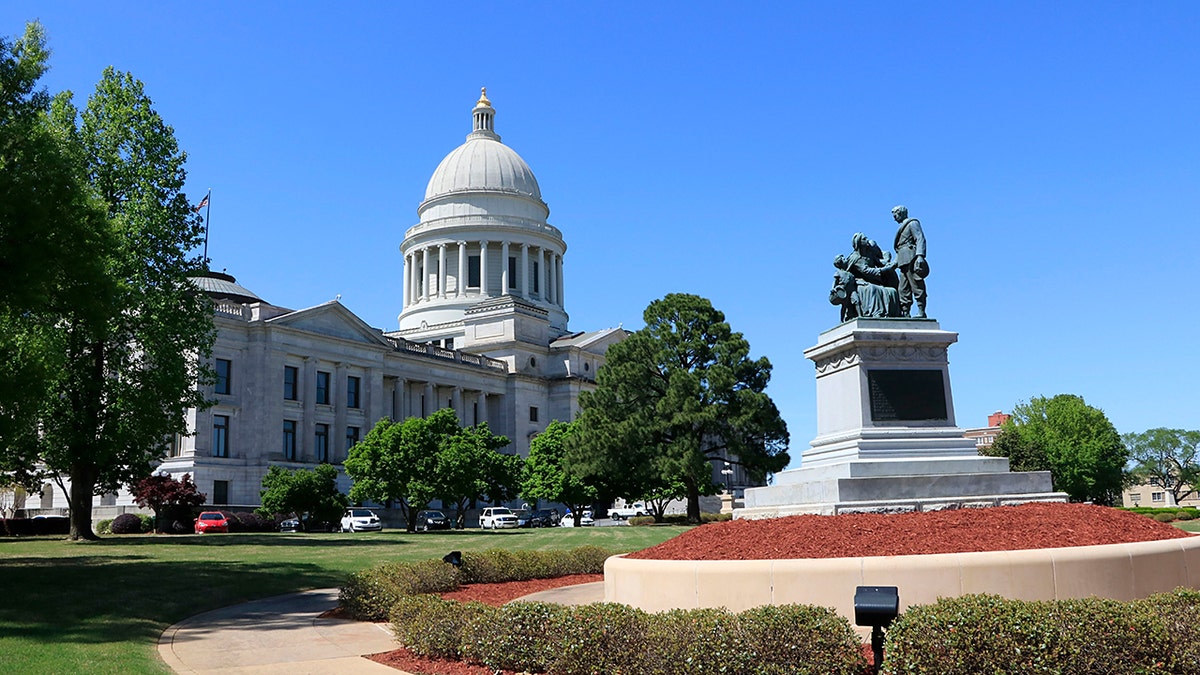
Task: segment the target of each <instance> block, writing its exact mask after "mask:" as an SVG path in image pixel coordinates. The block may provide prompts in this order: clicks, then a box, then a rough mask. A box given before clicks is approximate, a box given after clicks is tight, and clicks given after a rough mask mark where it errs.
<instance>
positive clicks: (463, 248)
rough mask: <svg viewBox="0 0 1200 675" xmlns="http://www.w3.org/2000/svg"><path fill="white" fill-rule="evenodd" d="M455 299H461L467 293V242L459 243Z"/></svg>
mask: <svg viewBox="0 0 1200 675" xmlns="http://www.w3.org/2000/svg"><path fill="white" fill-rule="evenodd" d="M454 286H455V288H454V295H455V297H459V298H461V297H462V296H463V295H465V294H466V292H467V242H465V241H460V242H458V283H456V284H454Z"/></svg>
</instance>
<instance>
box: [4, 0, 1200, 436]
mask: <svg viewBox="0 0 1200 675" xmlns="http://www.w3.org/2000/svg"><path fill="white" fill-rule="evenodd" d="M0 18H2V19H3V21H2V22H0V28H2V30H3V31H4V33H5V34H7V35H10V36H12V35H17V34H19V33H20V32H21V31H22V30H23V26H24V23H25V22H26V21H27V20H31V19H35V18H37V19H40V20H41V21H42V22H43V23H44V24H45V26H46V29H47V31H48V34H49V38H50V43H51V47H52V49H53V56H52V58H51V64H52V67H53V69H52V70H51V72H50V73H49V75H48V76H47V78H46V79H45V84H46V85H47V86H48V87H49V88H50V89H51V90H52V91H57V90H61V89H71V90H73V91H75V92H76V95H77V97H78V98H81V99H83V98H86V97H87V95H88V94H90V92H91V91H92V89H93V87H94V85H95V82H96V81H97V79H98V78H99V76H100V73H101V70H102V69H103V68H104V67H105V66H107V65H110V64H111V65H114V66H116V67H117V68H118V69H122V70H127V71H130V72H132V73H133V74H134V75H135V76H136V77H137V78H139V79H141V80H142V81H143V82H145V84H146V91H147V92H148V94H149V95H150V96H151V97H152V98H153V99H154V101H155V103H156V106H157V109H158V110H159V111H160V112H161V114H162V115H163V116H164V117H165V119H166V120H167V121H168V122H169V123H170V124H171V125H173V126H174V128H175V132H176V135H177V137H178V138H179V141H180V143H181V145H182V146H183V147H184V149H186V150H187V152H188V154H189V161H188V171H189V180H188V192H189V195H190V196H191V197H192V200H193V202H197V201H199V200H200V198H201V197H202V196H203V195H204V193H205V191H206V190H207V189H208V188H210V187H211V188H212V212H211V213H212V215H211V228H212V229H211V242H210V249H209V254H210V257H211V258H212V259H213V265H214V267H215V268H217V269H221V268H227V269H228V271H229V272H230V273H232V274H234V275H235V276H237V278H238V280H239V281H240V282H242V283H243V284H245V285H246V286H248V287H249V288H251V289H252V290H254V291H255V292H257V293H258V294H259V295H261V296H262V297H264V298H265V299H267V300H269V301H270V302H273V303H276V304H280V305H284V306H287V307H292V308H302V307H307V306H311V305H315V304H318V303H321V302H324V301H326V300H330V299H332V298H333V297H334V296H335V295H337V294H341V296H342V302H343V303H344V304H345V305H346V306H347V307H349V308H350V309H351V310H352V311H354V312H355V313H357V314H358V315H359V316H361V317H362V318H363V319H364V320H366V321H367V322H368V323H370V324H372V325H374V326H378V327H380V328H384V329H394V328H395V327H396V325H397V323H396V317H397V315H398V314H399V312H400V308H401V304H400V289H401V258H400V254H399V245H400V241H401V239H402V238H403V235H404V231H405V229H406V228H408V227H410V226H412V225H413V224H415V223H416V222H417V216H416V207H417V205H418V203H419V202H420V201H421V199H422V197H423V195H424V190H425V184H426V182H427V181H428V179H429V176H430V174H431V173H432V172H433V169H434V168H435V167H436V166H437V164H438V162H439V161H440V160H441V158H442V157H443V156H444V155H446V154H447V153H448V152H450V151H451V150H452V149H454V148H455V147H457V146H458V145H459V144H460V143H462V141H463V139H464V137H465V135H466V134H467V133H468V132H469V131H470V124H471V119H470V110H471V107H472V105H473V104H474V102H475V100H476V99H477V98H478V94H479V87H480V86H487V87H488V96H489V98H490V99H491V100H492V102H493V104H494V105H495V107H496V110H497V115H496V130H497V132H499V133H500V134H501V136H502V137H503V140H504V142H505V143H506V144H508V145H510V146H511V147H512V148H514V149H515V150H516V151H517V152H519V153H520V154H521V155H522V156H523V157H524V158H525V160H526V161H527V162H528V163H529V164H530V166H531V167H532V168H533V170H534V172H535V173H536V175H537V177H538V180H539V182H540V183H541V187H542V193H543V196H544V198H545V200H546V202H547V203H548V204H549V205H550V209H551V213H550V222H551V223H552V224H554V225H556V226H558V227H559V228H560V229H561V230H562V232H563V234H564V237H565V238H566V241H567V244H568V247H569V248H568V252H567V255H566V258H565V271H564V274H565V278H566V285H565V297H566V302H567V310H568V312H569V313H570V315H571V327H572V328H574V329H576V330H592V329H598V328H604V327H609V326H616V325H617V324H619V323H624V325H625V326H626V327H627V328H638V327H640V326H641V313H642V310H643V309H644V308H645V307H646V305H647V304H648V303H649V302H650V301H652V300H654V299H655V298H659V297H662V296H663V295H665V294H666V293H670V292H688V293H695V294H698V295H701V296H704V297H707V298H709V299H711V300H712V302H713V304H714V305H715V306H716V307H717V308H718V309H721V310H722V311H724V312H725V314H726V316H727V317H728V319H729V321H730V323H731V324H732V325H733V327H734V329H735V330H739V331H741V332H743V333H744V334H745V335H746V337H747V338H748V339H749V341H750V344H751V347H752V349H753V353H754V354H755V355H756V356H758V355H765V356H767V357H769V358H770V360H771V362H772V363H773V364H774V375H773V378H772V381H771V386H770V390H769V391H770V393H771V395H772V396H773V397H774V399H775V401H776V403H777V404H778V405H779V407H780V409H781V410H782V412H783V414H784V417H785V418H786V419H787V422H788V425H789V428H790V430H791V433H792V454H793V456H794V457H798V456H799V454H800V452H801V451H802V450H803V449H804V448H806V447H807V446H808V442H809V441H810V440H811V439H812V437H813V436H814V434H815V430H816V428H815V420H814V415H815V401H814V396H815V385H814V378H813V367H812V364H811V363H810V362H808V361H807V360H806V359H804V357H803V354H802V351H803V349H804V348H806V347H809V346H811V345H812V344H814V343H815V341H816V337H817V334H818V333H820V332H821V331H823V330H825V329H828V328H830V327H832V326H833V325H835V324H836V323H837V310H836V308H834V307H832V306H830V305H829V304H828V303H827V300H826V294H827V291H828V288H829V284H830V280H831V274H832V267H831V265H830V261H831V260H832V258H833V256H834V255H835V254H837V253H842V252H847V251H848V250H849V246H850V237H851V235H852V234H853V233H854V232H856V231H863V232H865V233H867V234H868V235H870V236H872V237H874V238H876V239H878V240H880V241H881V242H887V241H889V238H890V237H891V235H892V233H893V232H894V230H895V224H894V223H893V222H892V220H891V216H890V213H889V211H890V209H891V207H892V206H893V205H895V204H897V203H904V204H906V205H908V207H909V209H910V210H911V212H912V215H913V216H915V217H917V218H920V219H921V221H922V223H923V224H924V226H925V232H926V234H927V237H928V239H929V261H930V265H931V267H932V274H931V275H930V277H929V282H928V283H929V289H930V291H929V293H930V302H929V313H930V315H931V316H932V317H933V318H936V319H938V320H939V321H940V322H941V325H942V327H943V328H944V329H947V330H951V331H956V332H958V333H959V343H958V344H957V345H955V346H954V347H952V348H951V351H950V362H951V369H950V373H951V379H952V385H953V389H954V394H955V404H956V409H957V415H958V422H959V425H960V426H962V427H971V426H982V425H983V424H984V423H985V421H986V416H987V415H988V414H989V413H991V412H993V411H995V410H1010V409H1011V408H1012V406H1013V405H1014V404H1015V403H1017V402H1019V401H1022V400H1027V399H1029V398H1030V397H1032V396H1053V395H1055V394H1059V393H1073V394H1079V395H1081V396H1083V397H1084V398H1085V399H1086V400H1087V402H1088V403H1090V404H1092V405H1094V406H1097V407H1099V408H1102V409H1103V410H1104V411H1105V412H1106V413H1107V414H1108V416H1109V418H1110V419H1111V420H1112V421H1113V423H1114V424H1115V425H1116V427H1117V428H1118V430H1120V431H1121V432H1129V431H1142V430H1145V429H1148V428H1151V427H1157V426H1171V427H1185V428H1193V429H1194V428H1200V419H1198V418H1200V416H1198V414H1197V411H1198V410H1200V395H1198V394H1197V391H1198V386H1197V382H1198V380H1200V358H1198V357H1197V343H1198V341H1200V340H1198V338H1200V289H1198V288H1197V286H1198V282H1200V275H1197V273H1196V270H1197V259H1198V258H1200V234H1198V233H1197V231H1198V228H1197V224H1198V220H1200V189H1198V188H1200V136H1198V134H1200V81H1198V80H1200V48H1197V39H1196V35H1197V33H1200V3H1195V2H1154V3H1132V2H1129V3H1110V2H1095V1H1089V2H1055V3H1046V2H1002V3H1001V2H995V3H991V2H949V3H938V4H917V3H901V2H890V3H875V2H854V3H832V2H829V3H809V2H804V3H801V2H791V3H778V4H777V5H765V4H757V3H729V2H695V1H693V2H686V3H685V2H655V3H649V2H644V3H632V2H613V3H602V4H598V5H592V4H584V3H559V2H547V3H540V2H500V3H450V2H445V3H424V4H418V3H384V2H370V3H367V2H363V3H353V4H349V3H347V4H340V3H339V4H333V3H315V2H298V3H293V2H289V3H282V2H252V3H242V2H210V3H203V4H192V3H149V2H145V3H140V2H139V3H128V2H125V3H109V2H105V3H82V2H45V1H39V2H21V1H18V2H9V3H5V4H4V5H3V6H2V7H0Z"/></svg>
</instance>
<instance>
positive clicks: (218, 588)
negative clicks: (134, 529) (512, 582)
mask: <svg viewBox="0 0 1200 675" xmlns="http://www.w3.org/2000/svg"><path fill="white" fill-rule="evenodd" d="M683 531H684V530H683V528H676V527H669V528H663V527H603V528H577V529H563V528H554V529H545V530H517V531H509V532H487V533H484V532H480V531H478V530H467V531H462V532H447V533H430V534H420V535H410V534H406V533H404V532H401V531H387V532H382V533H362V534H214V535H203V536H195V535H182V536H166V535H157V536H156V535H127V536H107V537H105V538H104V539H103V540H102V541H98V542H70V541H64V540H61V539H52V538H19V539H18V538H0V598H3V602H0V654H3V655H4V658H3V660H2V664H0V671H3V672H23V673H71V672H74V673H83V672H86V673H167V672H170V671H169V670H168V669H167V668H166V666H165V665H164V664H163V663H162V662H161V661H159V659H158V654H157V650H156V645H157V643H158V637H159V635H160V634H161V633H162V632H163V630H165V629H166V628H167V627H168V626H170V625H171V624H173V623H175V622H177V621H180V620H182V619H185V618H187V617H189V616H192V615H194V614H199V613H200V612H205V611H208V610H210V609H216V608H218V607H224V606H226V605H232V604H235V603H239V602H244V601H247V600H253V599H257V598H265V597H270V596H272V595H279V594H282V593H292V592H295V591H302V590H307V589H312V588H330V587H335V586H339V585H340V584H341V583H342V581H343V580H344V579H345V577H346V575H347V574H348V573H350V572H354V571H357V570H361V569H365V568H367V567H371V566H373V565H376V564H378V563H381V562H385V561H391V560H395V561H418V560H426V559H429V558H441V557H442V556H443V555H445V554H446V553H447V552H449V551H451V550H460V551H478V550H485V549H489V548H507V549H514V550H517V549H521V550H553V549H570V548H575V547H577V546H583V545H586V544H592V545H596V546H602V547H605V548H608V549H612V550H621V551H634V550H639V549H642V548H646V547H648V546H653V545H655V544H658V543H661V542H663V541H665V540H667V539H669V538H671V537H673V536H675V535H677V534H679V533H681V532H683Z"/></svg>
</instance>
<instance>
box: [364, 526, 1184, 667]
mask: <svg viewBox="0 0 1200 675" xmlns="http://www.w3.org/2000/svg"><path fill="white" fill-rule="evenodd" d="M1190 536H1192V535H1190V534H1188V533H1187V532H1184V531H1182V530H1179V529H1178V528H1175V527H1173V526H1171V525H1168V524H1166V523H1159V522H1157V521H1155V520H1152V519H1150V518H1147V517H1146V516H1142V515H1138V514H1135V513H1129V512H1127V511H1119V510H1117V509H1112V508H1108V507H1103V506H1093V505H1090V504H1052V503H1031V504H1022V505H1021V506H1003V507H998V508H987V509H960V510H953V511H938V512H934V513H902V514H889V515H881V514H873V513H870V514H868V513H861V514H847V515H841V516H832V517H831V516H788V517H786V518H772V519H769V520H731V521H727V522H723V523H710V524H708V525H705V526H703V527H697V528H693V529H691V530H689V531H687V532H685V533H683V534H681V535H679V536H678V537H675V538H674V539H671V540H669V541H666V542H663V543H662V544H659V545H658V546H653V547H651V548H648V549H645V550H642V551H638V552H636V553H630V554H629V557H630V558H643V559H648V560H778V559H785V558H850V557H864V556H889V555H916V554H929V553H963V552H970V551H1016V550H1021V549H1035V548H1057V547H1063V546H1094V545H1097V544H1123V543H1131V542H1137V541H1155V540H1159V539H1177V538H1181V537H1190ZM603 579H604V576H603V575H601V574H581V575H576V576H571V577H560V578H558V579H536V580H533V581H514V582H508V583H502V584H475V585H473V586H464V587H462V588H461V589H459V590H457V591H454V592H452V593H444V594H442V597H444V598H448V599H452V600H459V601H463V602H466V601H470V600H478V601H480V602H485V603H487V604H490V605H502V604H504V603H506V602H509V601H511V600H515V599H517V598H520V597H523V596H525V595H528V594H530V593H535V592H537V591H543V590H547V589H551V588H558V587H560V586H570V585H574V584H583V583H589V582H593V581H602V580H603ZM864 653H865V654H866V656H867V659H868V661H869V660H871V653H870V646H869V645H864ZM367 658H370V659H371V660H372V661H377V662H379V663H382V664H384V665H388V666H391V667H393V668H398V669H401V670H406V671H408V672H410V673H417V674H418V675H516V674H515V673H511V672H509V671H504V672H503V673H502V674H494V673H493V671H492V670H490V669H488V668H484V667H482V666H473V665H468V664H465V663H461V662H458V661H443V660H434V659H425V658H421V657H418V656H415V655H414V654H412V653H410V652H409V651H408V650H405V649H398V650H396V651H392V652H385V653H383V654H375V655H372V656H369V657H367Z"/></svg>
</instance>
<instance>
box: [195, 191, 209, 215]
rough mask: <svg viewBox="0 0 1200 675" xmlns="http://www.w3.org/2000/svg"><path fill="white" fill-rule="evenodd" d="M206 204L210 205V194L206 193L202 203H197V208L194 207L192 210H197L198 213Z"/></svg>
mask: <svg viewBox="0 0 1200 675" xmlns="http://www.w3.org/2000/svg"><path fill="white" fill-rule="evenodd" d="M206 206H208V195H204V199H201V200H200V203H199V204H197V205H196V208H194V209H192V210H193V211H195V212H196V213H200V209H202V208H204V207H206Z"/></svg>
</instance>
